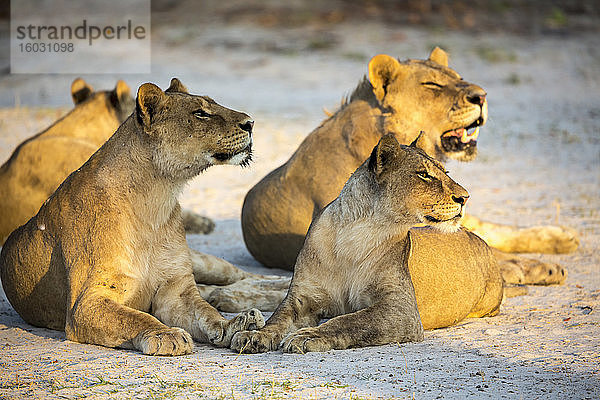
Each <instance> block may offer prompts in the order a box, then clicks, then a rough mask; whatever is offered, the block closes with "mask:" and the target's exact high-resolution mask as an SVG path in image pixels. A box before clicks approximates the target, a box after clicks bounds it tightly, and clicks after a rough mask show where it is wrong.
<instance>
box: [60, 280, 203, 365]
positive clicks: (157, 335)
mask: <svg viewBox="0 0 600 400" xmlns="http://www.w3.org/2000/svg"><path fill="white" fill-rule="evenodd" d="M110 295H111V293H97V292H96V293H93V294H88V293H83V294H82V295H81V296H80V297H79V298H78V299H77V300H76V301H75V304H74V305H73V307H72V308H71V310H70V311H69V313H68V317H67V323H66V326H65V333H66V336H67V339H69V340H73V341H76V342H82V343H90V344H98V345H102V346H107V347H121V348H128V349H131V348H134V349H137V350H139V351H141V352H142V353H144V354H150V355H163V356H176V355H181V354H189V353H191V352H192V348H193V340H192V337H191V336H190V334H189V333H187V332H186V331H185V330H183V329H181V328H170V327H168V326H166V325H165V324H163V323H161V322H160V321H159V320H158V319H156V318H155V317H153V316H152V315H150V314H148V313H145V312H142V311H139V310H135V309H133V308H130V307H126V306H124V305H122V304H120V303H118V302H117V301H115V300H113V299H111V298H110Z"/></svg>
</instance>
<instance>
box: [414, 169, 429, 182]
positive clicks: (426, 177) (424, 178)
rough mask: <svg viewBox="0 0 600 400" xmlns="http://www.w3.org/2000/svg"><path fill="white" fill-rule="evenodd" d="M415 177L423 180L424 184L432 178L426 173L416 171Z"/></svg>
mask: <svg viewBox="0 0 600 400" xmlns="http://www.w3.org/2000/svg"><path fill="white" fill-rule="evenodd" d="M416 174H417V176H418V177H419V178H421V179H423V180H424V181H425V182H429V181H431V180H432V179H433V176H431V175H429V174H428V173H427V171H417V172H416Z"/></svg>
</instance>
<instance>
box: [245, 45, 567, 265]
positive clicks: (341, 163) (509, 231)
mask: <svg viewBox="0 0 600 400" xmlns="http://www.w3.org/2000/svg"><path fill="white" fill-rule="evenodd" d="M447 62H448V57H447V54H446V53H445V52H444V51H443V50H441V49H439V48H436V49H434V51H433V52H432V53H431V55H430V57H429V59H428V60H407V61H404V62H399V61H398V60H396V59H394V58H392V57H390V56H387V55H378V56H375V57H373V59H372V60H371V61H370V62H369V78H368V80H366V79H365V80H363V81H362V82H361V83H360V84H359V85H358V87H357V88H356V89H355V91H354V93H353V94H352V95H351V96H350V98H349V100H348V101H347V103H346V104H345V105H343V106H342V107H341V108H340V109H339V110H338V111H337V112H336V113H335V114H333V115H332V116H331V117H330V118H328V119H326V120H325V121H324V122H323V123H322V124H321V126H319V127H318V128H317V129H315V130H314V131H313V132H312V133H310V134H309V135H308V136H307V137H306V139H305V140H304V141H303V142H302V144H301V145H300V146H299V148H298V149H297V150H296V152H295V153H294V154H293V155H292V157H291V158H290V159H289V160H288V161H287V162H286V163H285V164H283V165H282V166H280V167H279V168H277V169H275V170H274V171H272V172H271V173H269V174H268V175H267V176H266V177H264V178H263V179H262V180H261V181H260V182H259V183H257V184H256V185H255V186H254V187H253V188H252V189H251V190H250V191H249V192H248V194H247V195H246V198H245V200H244V206H243V209H242V231H243V234H244V241H245V243H246V246H247V248H248V250H249V251H250V253H251V254H252V255H253V256H254V257H255V258H256V259H257V260H258V261H260V262H261V263H263V264H264V265H266V266H269V267H278V268H287V269H291V268H292V267H293V265H294V262H295V260H296V257H297V255H298V252H299V250H300V248H301V247H302V244H303V242H304V237H305V235H306V232H307V230H308V227H309V225H310V222H311V221H312V219H313V217H314V216H315V215H317V214H318V213H319V212H320V210H322V209H323V208H324V207H325V206H326V205H327V204H328V203H329V202H330V201H332V200H333V199H335V198H336V196H337V195H338V194H339V192H340V190H341V188H342V186H343V184H344V182H345V181H346V180H347V179H348V177H349V176H350V174H351V173H352V171H354V170H355V169H356V168H357V167H358V166H359V165H361V163H362V162H363V161H364V160H365V159H366V158H367V157H368V155H369V151H370V150H371V149H372V148H373V146H375V144H376V143H377V141H378V140H379V138H381V136H382V135H383V134H384V133H393V134H394V135H395V137H396V139H398V141H399V142H400V143H403V144H408V143H410V142H411V141H412V140H413V139H414V138H415V137H416V136H417V134H418V133H419V131H420V130H424V131H425V132H426V135H425V136H424V137H423V140H422V143H421V146H422V147H423V149H424V150H425V151H426V152H427V153H428V154H430V155H432V156H434V157H435V158H437V159H438V160H444V159H446V158H454V159H458V160H463V161H469V160H472V159H473V158H475V156H476V154H477V151H476V150H477V147H476V141H475V140H472V137H467V139H465V140H466V143H463V142H462V140H460V138H459V137H458V136H457V134H456V132H457V129H458V130H460V129H461V128H466V127H469V126H470V127H472V129H474V127H475V126H480V125H483V124H485V122H486V120H487V100H486V92H485V91H484V90H483V89H482V88H481V87H479V86H477V85H474V84H471V83H469V82H466V81H464V80H462V79H461V77H460V75H459V74H458V73H456V72H455V71H454V70H452V69H450V68H448V64H447ZM475 228H476V227H475ZM473 231H474V232H475V233H477V234H481V236H482V237H483V239H485V240H487V239H488V237H490V230H488V229H485V230H479V229H473ZM491 231H496V232H499V235H501V236H502V237H507V236H509V235H510V236H512V237H514V240H511V242H514V241H517V242H524V243H525V245H524V247H520V248H517V247H514V246H508V247H504V245H503V243H506V241H498V240H491V241H490V243H491V244H493V245H495V246H498V247H500V248H501V249H504V250H509V251H512V250H517V249H527V251H550V252H551V251H571V250H573V249H574V248H576V247H577V243H578V240H577V238H576V236H575V235H574V234H573V232H572V231H569V230H565V229H562V228H556V227H542V228H541V229H538V230H531V229H530V230H515V229H514V228H508V227H503V226H500V225H495V224H494V225H493V227H492V229H491ZM550 231H551V234H548V233H549V232H550ZM532 234H533V235H532ZM513 259H515V257H513ZM524 263H526V262H525V261H524Z"/></svg>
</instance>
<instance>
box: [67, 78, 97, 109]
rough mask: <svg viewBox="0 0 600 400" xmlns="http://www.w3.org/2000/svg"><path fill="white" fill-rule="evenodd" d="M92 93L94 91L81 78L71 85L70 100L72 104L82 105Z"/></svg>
mask: <svg viewBox="0 0 600 400" xmlns="http://www.w3.org/2000/svg"><path fill="white" fill-rule="evenodd" d="M92 93H94V89H93V88H92V87H91V86H90V85H88V84H87V82H86V81H84V80H83V79H81V78H77V79H75V80H74V81H73V83H71V98H72V99H73V104H75V105H77V104H79V103H83V102H84V101H86V100H87V99H89V98H90V96H91V95H92Z"/></svg>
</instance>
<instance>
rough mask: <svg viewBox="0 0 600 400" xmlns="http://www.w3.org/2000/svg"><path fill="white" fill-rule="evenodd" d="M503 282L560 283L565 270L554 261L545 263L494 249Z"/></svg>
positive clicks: (522, 283) (564, 276) (565, 272)
mask: <svg viewBox="0 0 600 400" xmlns="http://www.w3.org/2000/svg"><path fill="white" fill-rule="evenodd" d="M494 256H495V257H496V259H497V260H498V267H499V268H500V273H501V274H502V278H503V279H504V282H506V283H508V284H521V285H555V284H558V285H561V284H563V283H564V282H565V280H566V279H567V275H568V274H567V270H566V269H565V268H563V267H562V266H560V265H558V264H555V263H546V262H543V261H538V260H534V259H530V258H525V257H521V256H516V255H514V254H507V253H503V252H501V251H498V250H494Z"/></svg>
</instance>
